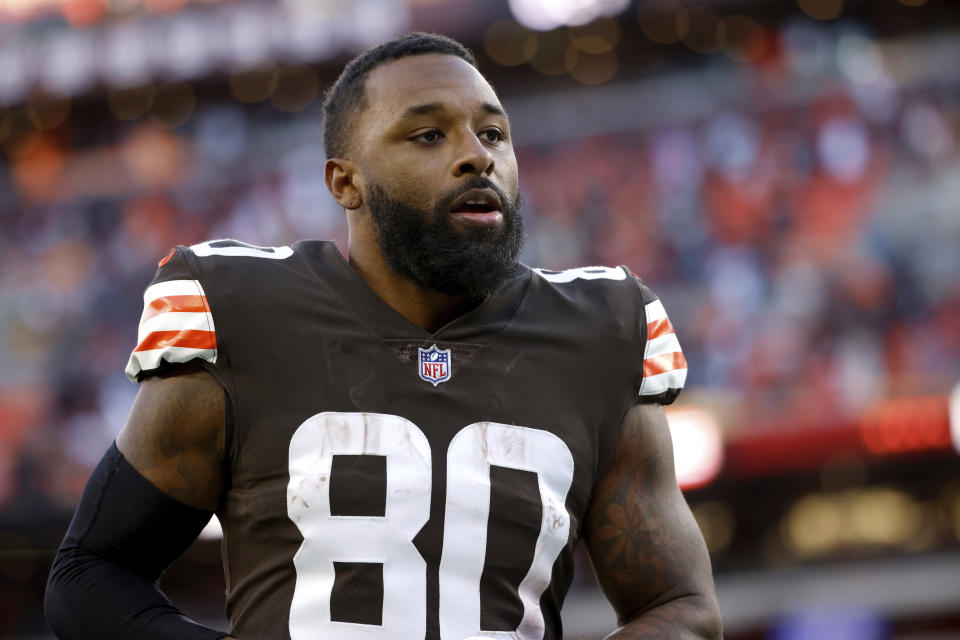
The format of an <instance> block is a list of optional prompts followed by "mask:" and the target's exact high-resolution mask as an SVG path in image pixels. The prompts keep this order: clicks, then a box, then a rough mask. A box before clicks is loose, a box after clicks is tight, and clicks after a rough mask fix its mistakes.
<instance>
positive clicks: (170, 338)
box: [125, 280, 217, 381]
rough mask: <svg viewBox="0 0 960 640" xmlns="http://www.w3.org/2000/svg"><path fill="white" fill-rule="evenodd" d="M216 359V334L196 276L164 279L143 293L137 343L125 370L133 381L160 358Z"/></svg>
mask: <svg viewBox="0 0 960 640" xmlns="http://www.w3.org/2000/svg"><path fill="white" fill-rule="evenodd" d="M196 358H200V359H203V360H206V361H208V362H211V363H215V362H216V361H217V336H216V332H215V329H214V325H213V314H212V313H211V312H210V306H209V305H208V304H207V296H206V294H205V293H204V291H203V287H202V286H201V285H200V282H199V281H198V280H168V281H167V282H158V283H157V284H153V285H150V286H149V287H147V290H146V291H145V292H144V293H143V314H142V315H141V316H140V328H139V330H138V332H137V346H136V347H135V348H134V350H133V353H131V354H130V360H129V361H128V362H127V368H126V369H125V373H126V374H127V377H128V378H130V379H131V380H134V381H136V380H137V378H138V376H139V374H140V373H142V372H144V371H151V370H153V369H156V368H157V367H159V366H160V363H161V362H164V361H166V362H171V363H172V362H189V361H190V360H194V359H196Z"/></svg>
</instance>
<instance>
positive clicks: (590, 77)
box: [568, 48, 617, 84]
mask: <svg viewBox="0 0 960 640" xmlns="http://www.w3.org/2000/svg"><path fill="white" fill-rule="evenodd" d="M578 49H579V48H571V49H568V52H574V53H576V56H575V59H574V60H572V61H571V62H570V63H569V69H570V75H572V76H573V77H574V78H576V79H577V80H579V81H580V82H582V83H583V84H603V83H605V82H609V81H610V80H612V79H613V77H614V76H615V75H616V74H617V56H616V54H615V53H614V52H613V51H604V52H601V53H585V52H583V51H582V50H578Z"/></svg>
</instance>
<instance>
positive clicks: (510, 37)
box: [483, 19, 538, 67]
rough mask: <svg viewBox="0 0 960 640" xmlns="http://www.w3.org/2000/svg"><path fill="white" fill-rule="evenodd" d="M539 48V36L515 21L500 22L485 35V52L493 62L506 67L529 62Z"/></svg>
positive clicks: (494, 24) (490, 27)
mask: <svg viewBox="0 0 960 640" xmlns="http://www.w3.org/2000/svg"><path fill="white" fill-rule="evenodd" d="M537 46H538V38H537V34H536V33H534V32H532V31H530V30H529V29H527V28H525V27H523V26H521V25H520V24H519V23H517V22H516V21H515V20H509V19H503V20H498V21H496V22H494V23H492V24H491V25H490V26H489V27H487V29H486V31H484V34H483V48H484V51H486V52H487V55H488V56H490V59H491V60H493V61H494V62H496V63H497V64H502V65H503V66H505V67H516V66H518V65H521V64H523V63H525V62H529V61H530V59H531V58H532V57H533V55H534V54H535V53H536V52H537Z"/></svg>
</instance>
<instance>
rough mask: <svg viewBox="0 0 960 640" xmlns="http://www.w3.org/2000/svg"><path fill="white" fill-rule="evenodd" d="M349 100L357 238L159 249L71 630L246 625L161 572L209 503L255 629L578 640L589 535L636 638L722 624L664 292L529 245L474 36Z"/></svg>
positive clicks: (66, 634)
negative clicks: (687, 471) (537, 263)
mask: <svg viewBox="0 0 960 640" xmlns="http://www.w3.org/2000/svg"><path fill="white" fill-rule="evenodd" d="M325 115H326V122H325V127H326V129H325V132H326V147H327V149H326V150H327V155H328V158H329V160H328V162H327V165H326V171H325V178H326V183H327V186H328V187H329V189H330V192H331V193H332V194H333V197H334V199H335V200H336V201H337V202H338V203H339V204H340V205H341V206H343V208H344V210H345V211H346V212H347V218H348V224H349V229H350V239H349V248H348V255H349V261H344V260H343V259H342V258H341V256H340V253H339V252H338V250H337V248H336V247H335V246H333V245H332V244H331V243H326V242H315V241H303V242H298V243H296V244H295V245H293V246H289V247H288V246H284V247H255V246H251V245H246V244H243V243H240V242H237V241H233V240H221V241H213V242H206V243H202V244H198V245H194V246H192V247H189V248H187V247H178V248H177V249H175V250H174V251H172V252H171V253H170V254H169V255H168V256H167V257H165V258H164V259H163V260H162V261H161V262H160V268H159V270H158V272H157V275H156V277H155V278H154V281H153V283H152V284H151V285H150V286H149V287H148V288H147V290H146V292H145V294H144V302H145V308H144V313H143V316H142V318H141V324H140V331H139V344H138V345H137V347H136V348H135V350H134V352H133V354H132V355H131V357H130V362H129V364H128V367H127V374H128V375H129V376H130V377H131V378H133V379H135V380H139V381H140V382H141V388H140V392H139V394H138V396H137V400H136V402H135V404H134V406H133V409H132V411H131V413H130V417H129V418H128V420H127V423H126V425H125V426H124V428H123V430H122V432H121V433H120V435H119V436H118V438H117V441H116V443H115V445H114V446H112V447H111V448H110V450H109V451H108V452H107V454H106V455H105V457H104V459H103V461H102V462H101V463H100V465H99V466H98V468H97V469H96V470H95V471H94V473H93V475H92V477H91V479H90V481H89V483H88V486H87V489H86V490H85V492H84V496H83V498H82V500H81V503H80V505H79V507H78V509H77V513H76V515H75V517H74V520H73V522H72V524H71V526H70V529H69V531H68V532H67V536H66V538H65V540H64V543H63V546H62V547H61V550H60V553H59V554H58V557H57V560H56V562H55V564H54V567H53V570H52V571H51V577H50V582H49V587H48V590H47V594H46V610H47V616H48V619H49V620H50V623H51V626H52V627H53V628H54V630H55V631H56V633H57V635H58V637H60V638H63V639H74V638H77V639H79V638H121V637H122V638H129V637H137V638H158V639H159V638H164V639H172V638H197V639H207V638H209V639H211V640H213V639H215V638H221V637H225V636H226V633H224V632H218V631H215V630H213V629H209V628H206V627H203V626H200V625H198V624H196V623H194V622H192V621H190V620H188V619H186V618H185V617H183V616H182V615H181V614H180V613H179V611H178V610H177V609H176V608H175V607H174V606H173V604H172V603H170V602H169V601H168V600H166V599H165V598H164V596H163V595H162V594H161V593H160V591H159V590H158V589H157V586H156V580H157V578H158V576H159V575H160V573H161V572H162V571H163V569H164V568H165V567H166V566H167V565H168V564H169V563H170V561H172V560H173V559H174V558H175V557H176V556H177V555H179V553H181V552H182V551H183V549H184V548H185V547H186V546H187V545H188V544H189V543H190V541H191V540H193V538H194V537H195V536H196V535H197V533H198V532H199V530H200V529H201V528H202V527H203V526H204V524H205V523H206V521H207V520H208V519H209V517H210V514H211V513H212V512H216V514H217V517H218V518H219V519H220V522H221V523H222V525H223V529H224V543H223V544H224V548H223V555H224V569H225V574H226V579H227V580H226V582H227V613H228V616H229V618H230V625H231V633H232V634H235V636H236V637H239V638H258V639H266V640H270V639H274V638H276V639H287V638H291V639H294V640H299V639H303V638H330V639H337V640H340V639H353V638H358V639H359V638H364V639H366V638H384V639H386V638H390V639H393V638H404V639H410V640H419V639H420V638H426V639H428V640H434V639H443V640H464V639H466V638H477V637H499V638H517V639H524V640H527V639H540V638H551V639H554V638H556V639H559V638H561V637H562V631H561V623H560V607H561V604H562V602H563V598H564V596H565V595H566V592H567V590H568V588H569V586H570V582H571V579H572V572H573V551H574V547H575V546H576V544H577V543H578V541H579V540H580V539H583V540H584V542H585V543H586V547H587V549H588V550H589V552H590V556H591V558H592V560H593V565H594V568H595V571H596V574H597V577H598V579H599V582H600V585H601V586H602V588H603V590H604V592H605V593H606V595H607V596H608V598H609V599H610V601H611V603H612V605H613V606H614V608H615V609H616V611H617V613H618V615H619V617H620V622H621V625H622V626H621V627H620V628H619V629H617V630H616V631H615V632H614V633H613V635H612V636H611V637H615V638H641V637H643V638H652V637H656V638H681V637H682V638H716V637H720V620H719V615H718V613H717V604H716V599H715V596H714V592H713V584H712V579H711V575H710V563H709V559H708V556H707V553H706V549H705V546H704V544H703V540H702V538H701V536H700V534H699V532H698V530H697V528H696V525H695V523H694V521H693V519H692V517H691V515H690V511H689V509H688V508H687V506H686V504H685V502H684V500H683V497H682V496H681V494H680V492H679V490H678V488H677V485H676V482H675V478H674V473H673V457H672V450H671V445H670V438H669V432H668V428H667V424H666V420H665V418H664V415H663V410H662V408H661V405H662V404H665V403H668V402H671V401H672V400H673V399H674V398H675V397H676V395H677V394H678V393H679V391H680V389H681V388H682V386H683V381H684V379H685V374H686V364H685V362H684V361H683V356H682V353H681V352H680V348H679V344H678V343H677V340H676V336H675V334H674V332H673V329H672V327H671V326H670V322H669V320H668V319H667V317H666V313H665V312H664V310H663V306H662V304H661V303H660V302H659V300H657V299H656V297H655V296H654V295H653V294H652V293H651V292H650V290H649V289H648V288H647V287H646V286H645V285H644V284H643V283H642V282H641V281H640V280H639V279H637V278H636V277H635V276H633V275H632V274H630V273H629V271H627V270H626V269H625V268H606V267H590V268H582V269H572V270H568V271H561V272H555V271H545V270H535V269H530V268H528V267H526V266H523V265H521V264H519V263H518V261H517V256H518V253H519V251H520V246H521V239H522V235H523V233H522V224H521V219H520V204H519V198H518V188H517V165H516V160H515V158H514V154H513V148H512V145H511V141H510V140H511V138H510V125H509V121H508V118H507V115H506V113H505V112H504V110H503V107H502V106H501V105H500V102H499V100H498V99H497V96H496V94H495V93H494V91H493V89H492V88H491V87H490V85H489V84H488V83H487V81H486V80H485V79H484V78H483V76H481V75H480V74H479V72H478V71H477V69H476V62H475V61H474V59H473V56H472V55H471V54H470V52H469V51H467V50H466V49H464V48H463V47H462V46H461V45H460V44H459V43H456V42H454V41H452V40H449V39H447V38H444V37H441V36H435V35H426V34H411V35H408V36H405V37H402V38H398V39H396V40H393V41H390V42H387V43H384V44H382V45H380V46H378V47H375V48H373V49H371V50H370V51H367V52H366V53H364V54H362V55H361V56H359V57H358V58H357V59H355V60H354V61H352V62H351V63H350V64H349V65H347V67H346V68H345V70H344V72H343V74H342V75H341V77H340V79H339V80H338V81H337V83H336V84H335V85H334V87H333V88H332V89H331V91H330V92H329V94H328V97H327V102H326V105H325Z"/></svg>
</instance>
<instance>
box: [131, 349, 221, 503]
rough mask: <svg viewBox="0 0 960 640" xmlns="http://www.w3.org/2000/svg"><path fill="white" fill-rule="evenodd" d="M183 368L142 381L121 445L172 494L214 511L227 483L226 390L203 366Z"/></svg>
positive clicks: (141, 469)
mask: <svg viewBox="0 0 960 640" xmlns="http://www.w3.org/2000/svg"><path fill="white" fill-rule="evenodd" d="M178 371H179V374H178V375H173V376H158V377H154V378H150V379H148V380H145V381H144V382H143V383H142V386H141V389H140V392H139V393H138V394H137V399H136V401H135V402H134V405H133V409H132V410H131V412H130V416H129V418H128V419H127V423H126V425H125V426H124V428H123V430H122V431H121V432H120V434H119V435H118V436H117V447H118V448H119V449H120V451H121V453H123V455H124V457H125V458H126V459H127V461H128V462H129V463H130V464H131V465H132V466H133V467H134V468H135V469H137V471H139V472H140V473H141V474H142V475H143V476H144V477H146V478H147V479H148V480H149V481H150V482H152V483H153V484H154V485H156V486H157V487H158V488H159V489H161V490H162V491H164V492H165V493H167V494H168V495H170V496H171V497H173V498H176V499H177V500H180V501H181V502H184V503H186V504H189V505H191V506H195V507H198V508H201V509H206V510H215V509H216V508H217V506H218V505H219V501H220V492H221V490H222V487H223V460H224V455H225V451H224V423H225V412H226V402H225V399H224V392H223V389H222V388H221V387H220V385H219V384H218V383H217V382H216V381H215V380H214V379H213V377H212V376H211V375H210V374H209V373H207V372H206V371H204V370H202V369H200V368H199V367H193V368H191V369H188V370H185V371H184V370H178Z"/></svg>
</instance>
